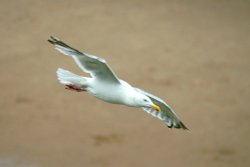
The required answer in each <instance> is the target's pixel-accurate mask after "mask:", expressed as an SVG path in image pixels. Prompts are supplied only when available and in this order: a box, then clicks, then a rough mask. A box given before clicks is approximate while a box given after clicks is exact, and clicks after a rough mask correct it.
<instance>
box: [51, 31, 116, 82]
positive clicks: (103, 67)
mask: <svg viewBox="0 0 250 167" xmlns="http://www.w3.org/2000/svg"><path fill="white" fill-rule="evenodd" d="M48 41H49V42H50V43H51V44H53V45H55V47H56V49H57V50H58V51H59V52H61V53H63V54H65V55H67V56H71V57H72V58H73V59H74V60H75V62H76V64H77V65H78V66H79V67H80V68H81V69H82V70H83V71H84V72H86V73H89V74H90V75H91V76H92V77H94V78H95V79H100V80H101V81H102V82H105V81H106V82H112V83H120V82H119V79H118V77H117V76H116V74H115V73H114V72H113V70H112V69H111V68H110V67H109V65H108V64H107V63H106V61H105V60H104V59H102V58H100V57H97V56H94V55H90V54H88V53H83V52H80V51H78V50H76V49H74V48H72V47H70V46H69V45H67V44H65V43H64V42H62V41H61V40H60V39H58V38H55V37H52V36H51V38H50V39H49V40H48Z"/></svg>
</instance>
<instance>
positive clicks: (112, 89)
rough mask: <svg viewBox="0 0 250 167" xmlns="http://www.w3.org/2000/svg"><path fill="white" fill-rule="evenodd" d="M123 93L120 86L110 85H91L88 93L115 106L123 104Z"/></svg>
mask: <svg viewBox="0 0 250 167" xmlns="http://www.w3.org/2000/svg"><path fill="white" fill-rule="evenodd" d="M123 91H124V89H123V87H121V86H120V85H110V84H102V85H99V84H98V85H96V84H93V85H92V86H91V87H90V88H89V92H90V94H92V95H93V96H95V97H97V98H98V99H101V100H104V101H106V102H109V103H115V104H124V98H126V97H122V96H123V94H124V93H123Z"/></svg>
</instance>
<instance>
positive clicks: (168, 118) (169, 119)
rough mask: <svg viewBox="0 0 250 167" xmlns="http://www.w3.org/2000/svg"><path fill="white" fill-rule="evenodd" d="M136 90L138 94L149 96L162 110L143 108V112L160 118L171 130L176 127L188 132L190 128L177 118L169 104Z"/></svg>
mask: <svg viewBox="0 0 250 167" xmlns="http://www.w3.org/2000/svg"><path fill="white" fill-rule="evenodd" d="M134 89H135V90H136V91H137V92H139V93H141V94H144V95H146V96H148V97H149V98H150V99H151V100H152V102H153V103H154V104H155V105H157V106H159V107H160V108H161V111H155V110H154V109H152V108H146V107H143V110H145V111H146V112H147V113H149V114H151V115H152V116H154V117H156V118H159V119H160V120H163V121H164V122H165V123H166V125H167V126H168V127H169V128H172V127H174V128H177V129H180V128H181V129H184V130H188V128H187V127H186V126H185V125H184V124H183V123H182V122H181V121H180V119H179V118H178V117H177V115H176V114H175V112H174V110H173V109H172V108H171V107H170V106H169V105H168V104H167V103H165V102H164V101H163V100H162V99H160V98H159V97H156V96H154V95H152V94H150V93H148V92H145V91H143V90H141V89H139V88H134Z"/></svg>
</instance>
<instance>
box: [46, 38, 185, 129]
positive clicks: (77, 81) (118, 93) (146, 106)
mask: <svg viewBox="0 0 250 167" xmlns="http://www.w3.org/2000/svg"><path fill="white" fill-rule="evenodd" d="M48 41H49V42H50V43H52V44H53V45H55V46H56V49H57V50H58V51H60V52H61V53H63V54H65V55H68V56H71V57H72V58H73V59H74V60H75V62H76V64H77V65H78V66H79V67H80V68H81V69H82V70H83V71H84V72H86V73H89V74H90V76H91V77H82V76H78V75H76V74H74V73H72V72H70V71H67V70H64V69H61V68H59V69H58V70H57V76H58V79H59V81H60V82H61V83H62V84H64V85H66V88H67V89H70V90H75V91H78V92H81V91H87V92H89V93H90V94H92V95H93V96H95V97H97V98H98V99H101V100H103V101H106V102H109V103H114V104H122V105H126V106H131V107H142V108H143V110H145V111H146V112H148V113H149V114H151V115H153V116H154V117H157V118H159V119H160V120H163V121H164V122H165V123H166V124H167V126H168V127H169V128H172V127H175V128H182V129H185V130H187V127H186V126H185V125H184V124H183V123H182V122H181V121H180V120H179V119H178V117H177V116H176V114H175V112H174V111H173V109H171V107H170V106H169V105H167V104H166V103H165V102H164V101H163V100H161V99H160V98H158V97H156V96H154V95H152V94H150V93H147V92H145V91H143V90H141V89H138V88H135V87H132V86H131V85H130V84H128V83H127V82H125V81H123V80H121V79H119V78H118V77H117V76H116V74H115V73H114V72H113V70H112V69H111V68H110V67H109V65H108V64H107V63H106V61H105V60H104V59H102V58H100V57H97V56H94V55H90V54H87V53H83V52H80V51H78V50H76V49H74V48H72V47H70V46H68V45H67V44H65V43H64V42H62V41H60V40H59V39H57V38H54V37H51V39H49V40H48Z"/></svg>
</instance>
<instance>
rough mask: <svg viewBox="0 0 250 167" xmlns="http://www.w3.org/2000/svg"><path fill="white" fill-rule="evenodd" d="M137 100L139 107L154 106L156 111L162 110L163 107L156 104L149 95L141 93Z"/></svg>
mask: <svg viewBox="0 0 250 167" xmlns="http://www.w3.org/2000/svg"><path fill="white" fill-rule="evenodd" d="M136 102H137V104H138V106H139V107H147V108H148V107H149V108H152V109H154V110H156V111H160V110H161V108H160V107H159V106H157V105H155V104H154V103H153V102H152V100H151V99H150V98H149V97H148V96H145V95H143V94H140V95H139V96H137V98H136Z"/></svg>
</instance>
